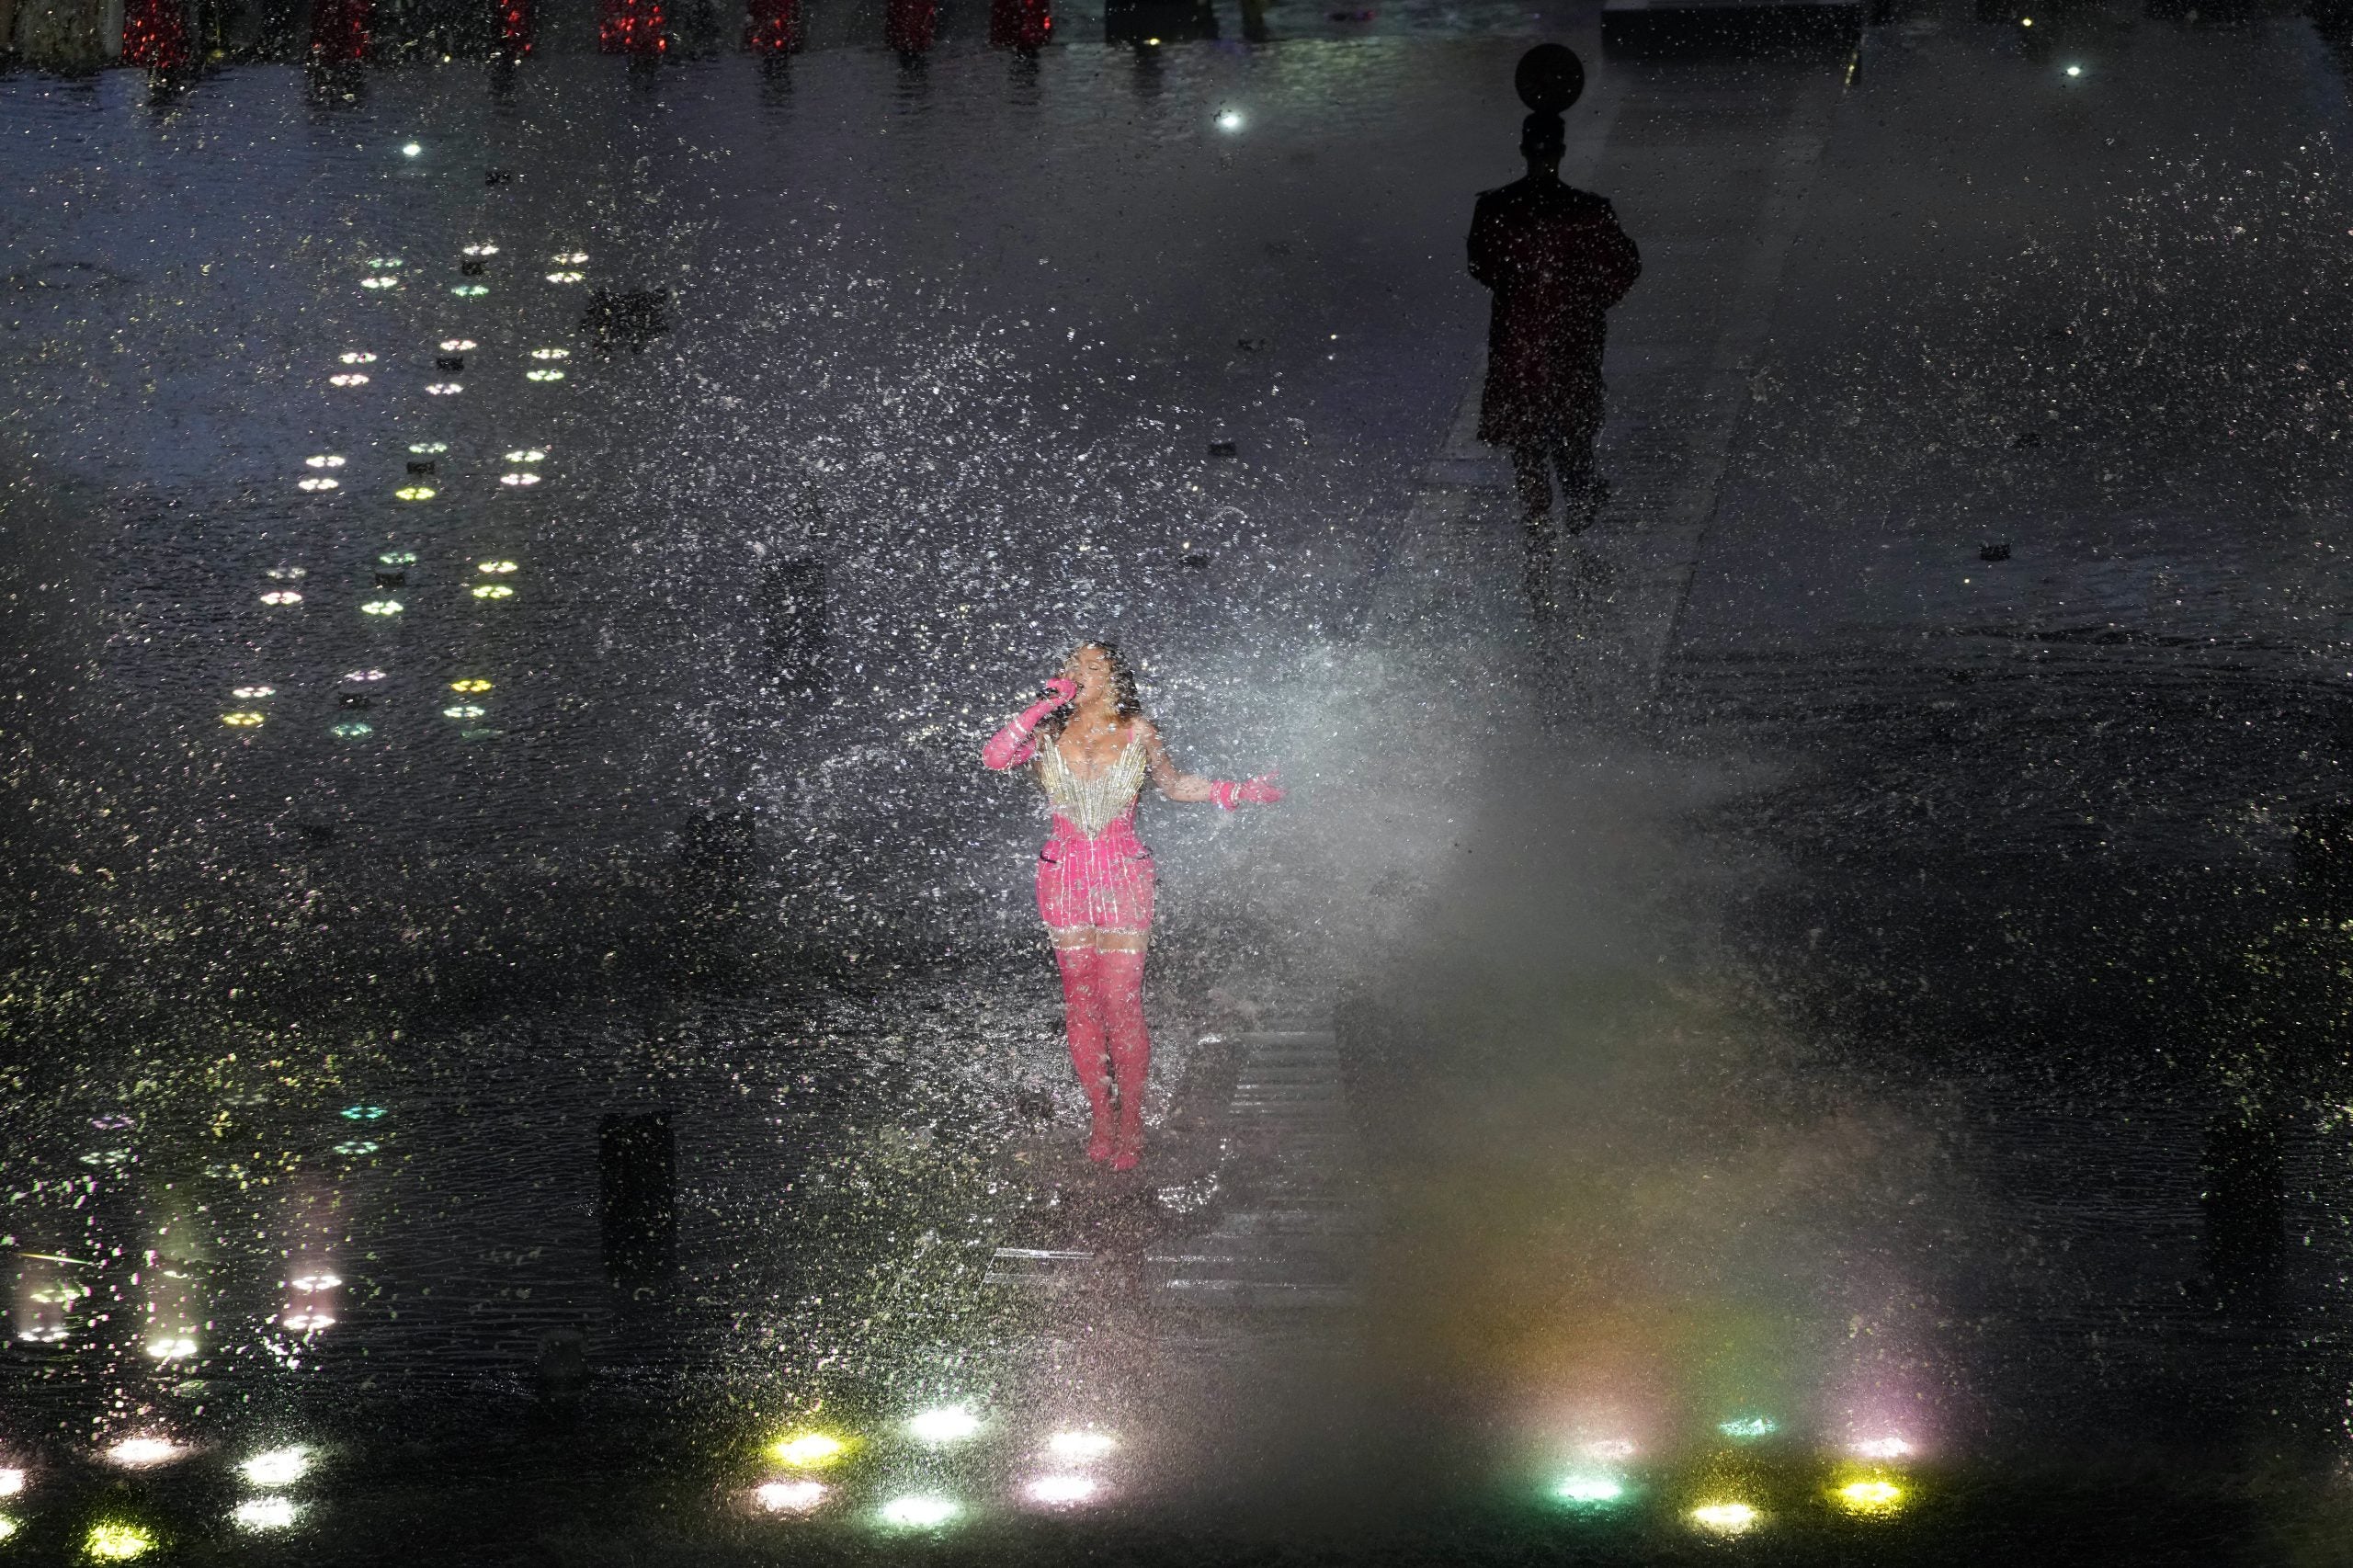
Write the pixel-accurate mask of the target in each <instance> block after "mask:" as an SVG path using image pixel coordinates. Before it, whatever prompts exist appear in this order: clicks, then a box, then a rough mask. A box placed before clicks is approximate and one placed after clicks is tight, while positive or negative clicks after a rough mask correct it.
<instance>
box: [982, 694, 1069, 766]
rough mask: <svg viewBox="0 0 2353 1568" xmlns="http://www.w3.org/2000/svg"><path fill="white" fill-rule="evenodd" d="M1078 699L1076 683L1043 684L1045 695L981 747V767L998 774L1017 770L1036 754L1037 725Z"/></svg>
mask: <svg viewBox="0 0 2353 1568" xmlns="http://www.w3.org/2000/svg"><path fill="white" fill-rule="evenodd" d="M1077 696H1078V686H1077V683H1076V682H1074V681H1072V680H1069V679H1067V678H1066V677H1064V676H1055V677H1054V678H1053V679H1051V680H1050V681H1048V682H1047V683H1046V695H1045V696H1043V697H1041V698H1040V699H1038V700H1037V701H1035V702H1033V703H1031V704H1030V705H1029V707H1027V708H1024V709H1023V710H1021V711H1020V713H1019V714H1017V716H1016V717H1015V718H1014V719H1013V720H1012V721H1011V722H1009V723H1007V724H1006V726H1005V728H1004V729H1002V730H999V731H998V732H997V733H995V734H994V735H991V736H990V737H989V744H986V745H984V746H983V747H982V748H981V766H982V767H994V768H995V769H997V770H998V771H999V772H1002V771H1004V770H1005V769H1006V768H1008V767H1020V766H1021V765H1022V764H1023V763H1025V762H1027V761H1029V759H1030V758H1031V757H1033V756H1037V755H1038V742H1037V739H1036V737H1035V733H1034V732H1035V731H1036V730H1037V728H1038V724H1039V722H1040V720H1042V719H1044V718H1045V716H1046V715H1047V714H1049V713H1051V712H1052V711H1053V710H1055V709H1057V708H1063V707H1067V706H1069V704H1070V703H1071V702H1072V701H1073V700H1074V699H1076V697H1077Z"/></svg>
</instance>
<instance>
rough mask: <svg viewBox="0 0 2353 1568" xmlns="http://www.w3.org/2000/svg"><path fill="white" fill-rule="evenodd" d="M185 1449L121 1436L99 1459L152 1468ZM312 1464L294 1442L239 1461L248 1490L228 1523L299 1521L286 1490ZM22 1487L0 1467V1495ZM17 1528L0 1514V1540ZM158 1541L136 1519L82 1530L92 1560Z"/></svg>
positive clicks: (259, 1527) (260, 1527)
mask: <svg viewBox="0 0 2353 1568" xmlns="http://www.w3.org/2000/svg"><path fill="white" fill-rule="evenodd" d="M189 1452H190V1449H188V1445H186V1444H184V1443H176V1442H174V1441H173V1440H172V1439H170V1438H168V1437H154V1436H152V1435H146V1436H140V1437H125V1438H123V1439H121V1440H120V1441H119V1442H117V1443H115V1444H114V1445H113V1446H112V1447H110V1448H108V1449H105V1450H104V1451H103V1453H102V1455H101V1457H102V1458H104V1459H105V1460H107V1462H108V1463H109V1464H112V1465H114V1466H116V1467H117V1468H119V1469H123V1470H153V1469H156V1468H159V1467H161V1466H163V1465H167V1464H171V1463H173V1462H174V1461H176V1460H181V1459H184V1458H186V1457H187V1456H188V1453H189ZM312 1462H313V1460H312V1454H311V1450H310V1449H306V1448H303V1447H301V1445H299V1444H297V1445H292V1446H290V1447H286V1448H278V1449H265V1450H263V1451H262V1452H259V1453H256V1454H253V1455H250V1456H249V1457H247V1458H246V1459H244V1460H241V1461H240V1462H239V1463H238V1465H237V1473H238V1475H239V1476H240V1477H242V1478H243V1479H244V1482H245V1483H246V1485H248V1486H250V1487H251V1488H252V1489H253V1494H252V1495H250V1496H247V1497H245V1498H244V1499H242V1500H241V1501H239V1503H238V1504H237V1506H235V1507H233V1508H232V1509H231V1510H230V1511H229V1521H230V1523H232V1524H233V1525H235V1526H236V1527H237V1528H240V1529H244V1530H255V1531H267V1530H278V1529H285V1528H289V1527H290V1526H292V1525H294V1524H297V1523H299V1522H300V1521H301V1517H302V1514H303V1505H302V1504H301V1503H299V1502H297V1501H296V1500H295V1499H294V1498H292V1497H290V1496H288V1495H287V1490H288V1489H289V1488H290V1487H292V1486H293V1485H294V1484H295V1483H297V1482H299V1481H301V1479H302V1478H303V1477H304V1476H305V1475H307V1474H309V1473H310V1471H311V1466H312ZM25 1490H26V1472H25V1471H22V1470H20V1469H0V1497H16V1496H20V1495H22V1494H24V1492H25ZM19 1528H22V1526H21V1524H20V1522H19V1521H18V1520H17V1517H16V1516H15V1515H13V1514H6V1513H0V1540H6V1539H7V1538H9V1537H10V1536H13V1535H15V1534H16V1533H17V1530H18V1529H19ZM161 1544H162V1539H161V1537H160V1536H159V1534H158V1533H157V1532H156V1531H155V1530H154V1529H153V1528H151V1527H149V1526H147V1525H143V1524H141V1523H140V1522H139V1521H137V1520H136V1519H129V1518H122V1517H110V1518H102V1519H98V1520H96V1521H94V1522H93V1523H92V1524H91V1525H90V1527H89V1528H88V1529H87V1530H85V1532H84V1533H83V1537H82V1554H83V1556H84V1557H85V1558H87V1559H89V1560H90V1561H93V1562H131V1561H133V1560H134V1559H137V1558H141V1557H144V1556H146V1555H147V1554H148V1553H149V1552H150V1551H154V1550H155V1549H156V1548H157V1547H158V1546H159V1545H161Z"/></svg>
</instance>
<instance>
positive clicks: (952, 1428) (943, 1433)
mask: <svg viewBox="0 0 2353 1568" xmlns="http://www.w3.org/2000/svg"><path fill="white" fill-rule="evenodd" d="M980 1429H981V1420H980V1417H979V1416H977V1415H973V1414H972V1412H971V1411H970V1410H967V1409H965V1408H964V1407H963V1406H962V1405H961V1404H944V1405H938V1406H935V1407H933V1408H932V1409H929V1410H918V1411H916V1412H915V1414H914V1415H911V1416H909V1417H908V1418H907V1433H908V1436H910V1437H914V1438H915V1441H917V1442H919V1443H933V1444H938V1443H961V1442H962V1441H963V1440H964V1439H965V1438H967V1437H972V1436H973V1435H974V1434H975V1433H977V1432H979V1431H980Z"/></svg>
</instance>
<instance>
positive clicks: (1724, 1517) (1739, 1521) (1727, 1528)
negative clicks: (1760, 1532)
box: [1691, 1503, 1764, 1535]
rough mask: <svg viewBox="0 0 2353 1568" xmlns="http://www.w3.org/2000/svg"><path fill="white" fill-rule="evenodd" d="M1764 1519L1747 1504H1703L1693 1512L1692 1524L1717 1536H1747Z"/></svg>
mask: <svg viewBox="0 0 2353 1568" xmlns="http://www.w3.org/2000/svg"><path fill="white" fill-rule="evenodd" d="M1763 1517H1764V1516H1763V1515H1762V1514H1759V1513H1758V1512H1757V1511H1756V1508H1755V1507H1753V1506H1750V1505H1749V1504H1746V1503H1702V1504H1700V1505H1699V1506H1698V1507H1696V1508H1694V1509H1692V1510H1691V1522H1692V1523H1693V1524H1695V1525H1697V1526H1699V1528H1701V1529H1703V1530H1708V1531H1711V1532H1712V1533H1714V1534H1716V1535H1745V1534H1746V1533H1747V1532H1748V1531H1750V1530H1752V1529H1754V1528H1756V1525H1757V1522H1758V1521H1759V1520H1760V1519H1762V1518H1763Z"/></svg>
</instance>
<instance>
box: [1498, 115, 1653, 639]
mask: <svg viewBox="0 0 2353 1568" xmlns="http://www.w3.org/2000/svg"><path fill="white" fill-rule="evenodd" d="M1567 146H1568V137H1567V134H1566V132H1565V131H1563V128H1562V124H1561V117H1560V116H1559V115H1557V114H1544V113H1538V114H1531V115H1529V117H1528V119H1527V121H1526V122H1525V124H1524V125H1523V126H1522V128H1521V131H1520V138H1519V151H1520V154H1521V156H1523V157H1525V158H1526V159H1527V160H1528V173H1527V175H1526V176H1524V177H1522V178H1519V179H1517V180H1514V181H1513V182H1512V183H1511V184H1509V185H1507V186H1505V187H1502V188H1501V189H1499V190H1489V191H1482V192H1481V193H1480V195H1479V201H1478V205H1477V207H1476V208H1475V209H1474V210H1473V211H1472V218H1471V276H1472V277H1473V278H1477V279H1478V280H1479V281H1480V282H1482V283H1483V284H1485V285H1486V286H1487V287H1488V289H1490V290H1493V291H1494V293H1495V307H1494V311H1493V313H1492V314H1491V315H1490V316H1489V318H1488V324H1487V381H1486V385H1485V387H1484V388H1483V390H1482V392H1481V393H1480V401H1479V439H1481V440H1482V441H1484V442H1487V443H1488V444H1489V445H1491V446H1497V447H1502V448H1504V449H1506V450H1507V451H1509V452H1510V453H1511V469H1512V478H1513V481H1514V483H1515V485H1516V487H1517V488H1518V492H1519V500H1520V505H1521V506H1522V507H1523V508H1525V511H1526V514H1527V521H1528V595H1529V602H1530V603H1531V605H1532V606H1533V607H1534V608H1535V610H1536V613H1537V614H1538V615H1540V616H1541V615H1543V614H1546V613H1547V612H1548V611H1549V609H1550V608H1551V604H1552V556H1553V553H1554V551H1555V550H1556V549H1557V548H1558V536H1557V535H1556V534H1555V533H1554V532H1553V529H1552V481H1553V479H1554V477H1555V476H1557V477H1558V479H1559V481H1560V486H1561V503H1562V510H1563V513H1564V514H1565V516H1564V519H1563V520H1564V522H1565V525H1566V527H1567V528H1568V530H1569V531H1570V532H1571V533H1574V532H1576V531H1578V530H1579V529H1581V528H1585V527H1586V524H1588V523H1590V522H1591V521H1592V520H1593V515H1594V512H1595V510H1596V509H1597V507H1598V506H1600V504H1601V482H1600V477H1599V475H1597V473H1595V472H1594V461H1593V449H1594V439H1595V437H1597V436H1598V435H1600V433H1601V393H1602V389H1601V349H1602V340H1603V335H1604V332H1605V329H1606V320H1607V317H1606V312H1608V309H1609V307H1610V306H1612V305H1614V304H1616V303H1617V302H1618V301H1620V300H1622V299H1624V298H1625V297H1626V290H1629V289H1631V288H1632V287H1633V286H1634V279H1635V278H1638V277H1640V276H1641V275H1642V270H1643V263H1642V256H1641V255H1640V254H1639V253H1638V252H1636V250H1635V249H1634V242H1633V241H1631V240H1630V239H1628V238H1627V237H1626V232H1625V231H1624V230H1623V229H1620V227H1619V226H1618V215H1617V214H1616V213H1615V212H1613V211H1611V210H1610V209H1609V203H1608V201H1607V200H1605V199H1602V198H1600V197H1598V196H1596V195H1594V194H1593V193H1592V192H1591V191H1586V190H1578V189H1576V188H1574V187H1571V186H1566V185H1563V184H1562V183H1561V155H1562V154H1563V153H1564V152H1565V151H1566V150H1567Z"/></svg>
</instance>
